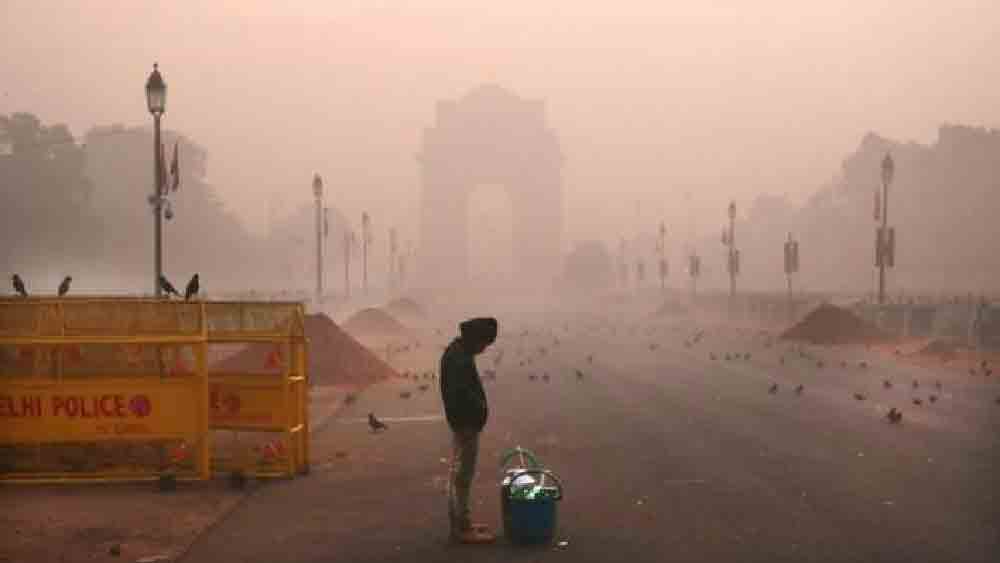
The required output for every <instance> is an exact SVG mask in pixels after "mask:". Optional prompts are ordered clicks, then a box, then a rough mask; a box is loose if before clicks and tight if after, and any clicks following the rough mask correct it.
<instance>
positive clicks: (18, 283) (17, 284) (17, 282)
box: [10, 274, 28, 297]
mask: <svg viewBox="0 0 1000 563" xmlns="http://www.w3.org/2000/svg"><path fill="white" fill-rule="evenodd" d="M10 281H11V283H12V284H13V285H14V291H16V292H17V294H18V295H20V296H21V297H27V296H28V290H27V289H24V280H22V279H21V276H19V275H17V274H14V275H13V276H11V278H10Z"/></svg>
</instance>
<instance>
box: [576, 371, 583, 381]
mask: <svg viewBox="0 0 1000 563" xmlns="http://www.w3.org/2000/svg"><path fill="white" fill-rule="evenodd" d="M576 378H577V379H578V380H580V381H583V372H582V371H580V370H576Z"/></svg>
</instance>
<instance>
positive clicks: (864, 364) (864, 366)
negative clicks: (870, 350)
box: [858, 361, 868, 369]
mask: <svg viewBox="0 0 1000 563" xmlns="http://www.w3.org/2000/svg"><path fill="white" fill-rule="evenodd" d="M858 367H859V368H861V369H868V362H864V361H862V362H858Z"/></svg>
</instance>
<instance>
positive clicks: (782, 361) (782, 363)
mask: <svg viewBox="0 0 1000 563" xmlns="http://www.w3.org/2000/svg"><path fill="white" fill-rule="evenodd" d="M778 363H779V364H781V365H785V357H784V356H781V357H780V358H778Z"/></svg>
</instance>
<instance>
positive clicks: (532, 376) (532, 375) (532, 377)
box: [528, 374, 538, 381]
mask: <svg viewBox="0 0 1000 563" xmlns="http://www.w3.org/2000/svg"><path fill="white" fill-rule="evenodd" d="M528 379H530V380H531V381H534V380H536V379H538V376H537V375H535V374H531V375H529V376H528Z"/></svg>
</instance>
